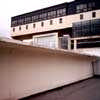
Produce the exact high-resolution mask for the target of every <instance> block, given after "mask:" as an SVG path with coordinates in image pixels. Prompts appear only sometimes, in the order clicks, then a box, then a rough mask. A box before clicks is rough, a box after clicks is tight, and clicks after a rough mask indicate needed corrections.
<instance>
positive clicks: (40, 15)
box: [11, 0, 100, 27]
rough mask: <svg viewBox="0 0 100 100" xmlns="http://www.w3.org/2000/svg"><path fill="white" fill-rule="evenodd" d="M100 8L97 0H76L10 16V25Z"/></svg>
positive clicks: (14, 25)
mask: <svg viewBox="0 0 100 100" xmlns="http://www.w3.org/2000/svg"><path fill="white" fill-rule="evenodd" d="M98 9H100V1H99V0H76V1H73V2H70V3H63V4H59V5H56V6H52V7H48V8H44V9H41V10H37V11H33V12H30V13H26V14H22V15H18V16H15V17H12V18H11V27H16V26H20V25H25V24H29V23H34V22H39V21H44V20H49V19H53V18H58V17H63V16H67V15H73V14H78V13H82V12H88V11H92V10H98Z"/></svg>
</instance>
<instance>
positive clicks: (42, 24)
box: [13, 18, 63, 32]
mask: <svg viewBox="0 0 100 100" xmlns="http://www.w3.org/2000/svg"><path fill="white" fill-rule="evenodd" d="M59 23H63V19H62V18H60V19H59ZM50 25H53V20H50ZM43 26H44V22H41V27H43ZM35 27H36V24H35V23H34V24H33V28H35ZM19 30H20V31H21V26H19ZM26 30H28V25H26ZM13 32H15V28H13Z"/></svg>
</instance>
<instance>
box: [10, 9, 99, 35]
mask: <svg viewBox="0 0 100 100" xmlns="http://www.w3.org/2000/svg"><path fill="white" fill-rule="evenodd" d="M94 11H95V12H96V17H95V18H92V12H94ZM94 11H89V12H84V13H82V14H83V15H84V19H83V20H80V14H74V15H68V16H64V17H61V18H62V19H63V22H62V23H59V19H60V17H59V18H54V19H52V20H53V25H50V20H45V21H39V22H35V24H36V27H35V28H33V23H30V24H27V25H28V26H29V28H28V30H26V25H21V30H19V26H16V27H15V32H13V27H12V28H11V36H20V35H24V34H30V33H37V32H44V31H51V30H58V29H64V28H69V27H72V23H74V22H79V21H85V20H91V19H99V18H100V10H94ZM41 22H44V26H43V27H42V26H41Z"/></svg>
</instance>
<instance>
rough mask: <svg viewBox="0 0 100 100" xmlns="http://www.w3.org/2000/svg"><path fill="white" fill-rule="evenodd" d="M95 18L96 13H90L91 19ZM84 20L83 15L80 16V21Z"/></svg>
mask: <svg viewBox="0 0 100 100" xmlns="http://www.w3.org/2000/svg"><path fill="white" fill-rule="evenodd" d="M95 17H96V12H92V18H95ZM82 19H84V14H80V20H82Z"/></svg>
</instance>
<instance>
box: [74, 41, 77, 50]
mask: <svg viewBox="0 0 100 100" xmlns="http://www.w3.org/2000/svg"><path fill="white" fill-rule="evenodd" d="M76 49H77V40H76V39H74V50H76Z"/></svg>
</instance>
